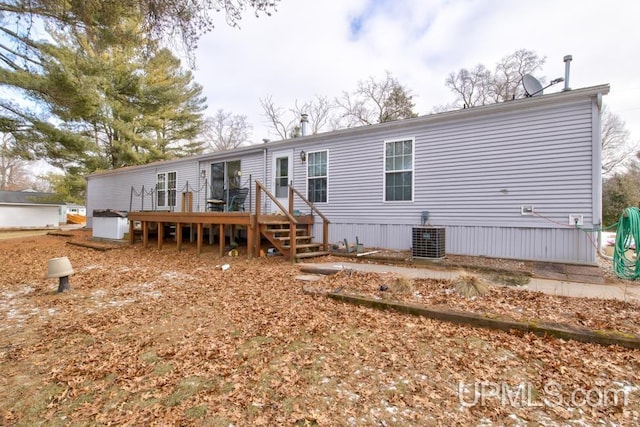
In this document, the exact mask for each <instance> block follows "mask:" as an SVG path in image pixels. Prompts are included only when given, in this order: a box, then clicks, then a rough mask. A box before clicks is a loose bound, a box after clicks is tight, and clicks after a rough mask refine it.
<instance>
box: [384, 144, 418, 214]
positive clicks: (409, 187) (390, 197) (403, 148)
mask: <svg viewBox="0 0 640 427" xmlns="http://www.w3.org/2000/svg"><path fill="white" fill-rule="evenodd" d="M411 200H413V139H404V140H401V141H385V143H384V201H385V202H393V201H411Z"/></svg>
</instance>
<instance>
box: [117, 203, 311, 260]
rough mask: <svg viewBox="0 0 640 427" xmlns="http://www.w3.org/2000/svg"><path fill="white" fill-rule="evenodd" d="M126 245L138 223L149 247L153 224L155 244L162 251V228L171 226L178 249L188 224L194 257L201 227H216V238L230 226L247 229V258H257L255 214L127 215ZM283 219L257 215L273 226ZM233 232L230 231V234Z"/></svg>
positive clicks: (302, 219)
mask: <svg viewBox="0 0 640 427" xmlns="http://www.w3.org/2000/svg"><path fill="white" fill-rule="evenodd" d="M128 218H129V243H131V244H133V243H134V236H135V234H134V233H135V227H134V225H135V224H134V223H135V222H136V221H139V222H140V225H141V229H142V243H143V245H144V247H145V248H146V247H148V245H149V229H150V224H156V225H157V233H158V237H157V245H158V249H162V246H163V241H164V227H165V225H167V224H172V225H175V229H176V232H175V233H176V234H175V237H176V245H177V249H178V250H181V249H182V237H183V228H184V227H185V226H186V225H188V226H189V227H192V228H193V229H195V230H196V245H197V253H198V255H199V254H200V253H202V240H203V236H204V228H205V226H206V227H208V228H209V230H210V233H213V231H214V229H215V227H216V226H217V227H218V230H219V231H218V236H225V230H226V228H227V227H230V228H231V230H235V228H236V227H245V228H246V229H247V233H246V234H247V256H248V257H249V258H251V257H253V256H258V254H259V250H260V241H259V240H260V233H259V231H258V230H259V223H258V217H257V215H256V214H253V213H249V212H150V211H143V212H129V214H128ZM282 220H283V216H282V215H261V216H260V221H259V222H260V224H267V223H274V222H279V221H282ZM297 221H298V223H299V224H307V225H309V226H310V225H311V224H313V215H303V216H299V217H297ZM232 233H233V231H232ZM218 248H219V255H220V256H224V252H225V239H224V238H219V239H218Z"/></svg>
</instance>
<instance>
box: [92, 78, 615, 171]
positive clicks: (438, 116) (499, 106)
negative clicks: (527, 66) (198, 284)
mask: <svg viewBox="0 0 640 427" xmlns="http://www.w3.org/2000/svg"><path fill="white" fill-rule="evenodd" d="M609 89H610V88H609V85H608V84H603V85H597V86H590V87H586V88H580V89H574V90H570V91H562V92H556V93H552V94H548V95H540V96H533V97H529V98H521V99H515V100H512V101H507V102H500V103H495V104H488V105H482V106H477V107H471V108H463V109H457V110H451V111H446V112H442V113H435V114H428V115H425V116H419V117H416V118H411V119H404V120H396V121H393V122H386V123H377V124H373V125H366V126H357V127H352V128H346V129H339V130H334V131H329V132H323V133H318V134H315V135H307V136H301V137H297V138H293V139H285V140H282V141H273V142H269V143H263V144H253V145H249V146H246V147H240V148H236V149H233V150H228V151H218V152H215V153H207V154H201V155H199V156H193V157H189V158H179V159H173V160H162V161H158V162H153V163H148V164H146V165H136V166H127V167H124V168H119V169H113V170H106V171H99V172H95V173H93V174H90V175H87V178H90V177H92V176H103V175H110V174H120V173H123V172H128V171H137V170H140V169H145V168H154V167H156V166H158V165H160V164H162V165H163V166H165V167H166V166H168V165H170V164H171V163H182V162H184V161H188V160H190V161H194V162H200V161H208V160H213V159H221V160H222V159H225V158H228V157H237V156H239V155H242V154H248V153H255V152H260V151H262V150H263V149H264V148H269V149H271V148H286V147H287V146H293V145H295V144H300V143H311V142H314V141H318V140H326V139H327V138H333V137H339V136H342V137H344V136H349V135H354V136H356V135H361V134H366V133H369V132H376V131H383V130H392V129H397V128H403V127H404V126H407V125H414V124H427V123H433V124H436V123H443V122H446V121H450V120H464V119H470V118H473V117H481V116H484V115H490V114H499V113H507V112H509V111H512V110H515V109H527V108H538V107H542V106H545V105H553V104H558V103H562V102H566V101H570V100H572V99H573V100H575V99H576V98H585V97H598V102H601V99H600V97H601V96H602V95H606V94H608V93H609Z"/></svg>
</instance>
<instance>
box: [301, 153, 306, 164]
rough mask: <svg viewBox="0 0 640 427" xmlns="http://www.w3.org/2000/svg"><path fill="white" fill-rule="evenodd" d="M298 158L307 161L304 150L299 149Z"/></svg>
mask: <svg viewBox="0 0 640 427" xmlns="http://www.w3.org/2000/svg"><path fill="white" fill-rule="evenodd" d="M300 160H302V163H304V162H306V161H307V153H305V152H304V150H302V151H300Z"/></svg>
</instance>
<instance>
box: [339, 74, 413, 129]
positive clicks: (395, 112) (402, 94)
mask: <svg viewBox="0 0 640 427" xmlns="http://www.w3.org/2000/svg"><path fill="white" fill-rule="evenodd" d="M412 99H413V95H412V94H411V92H410V91H409V90H408V89H407V88H405V87H404V86H403V85H401V84H400V82H399V81H398V79H396V78H395V77H393V75H392V74H391V73H390V72H389V71H387V72H386V74H385V77H384V78H383V79H382V80H376V79H375V78H374V77H372V76H370V77H369V78H368V79H367V80H364V81H360V82H358V88H357V89H356V90H355V91H354V92H351V93H349V92H346V91H345V92H343V93H342V97H340V98H338V99H336V104H337V105H338V106H339V107H340V108H341V109H342V111H343V119H344V123H343V126H346V127H352V126H357V125H371V124H374V123H383V122H390V121H394V120H400V119H406V118H411V117H416V113H414V112H413V108H414V106H415V104H414V103H413V100H412Z"/></svg>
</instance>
